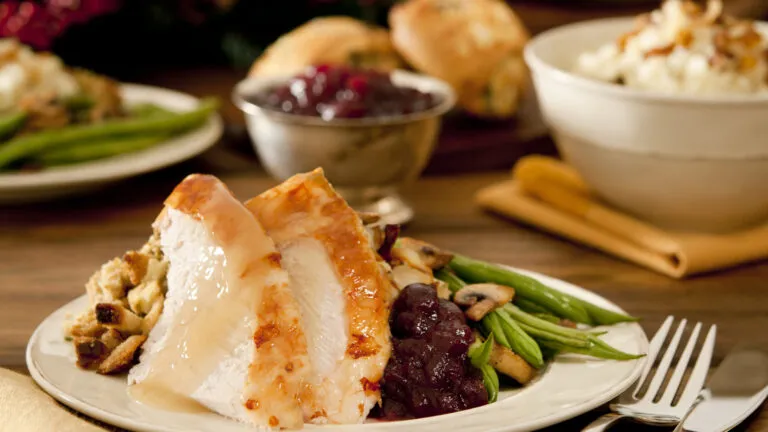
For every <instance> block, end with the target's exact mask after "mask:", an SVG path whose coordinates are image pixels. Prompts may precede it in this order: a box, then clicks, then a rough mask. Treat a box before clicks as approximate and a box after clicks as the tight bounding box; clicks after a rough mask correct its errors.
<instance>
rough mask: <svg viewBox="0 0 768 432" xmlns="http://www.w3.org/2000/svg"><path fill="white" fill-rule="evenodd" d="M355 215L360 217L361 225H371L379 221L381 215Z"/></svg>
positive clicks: (368, 213)
mask: <svg viewBox="0 0 768 432" xmlns="http://www.w3.org/2000/svg"><path fill="white" fill-rule="evenodd" d="M357 215H358V216H360V220H361V221H362V222H363V225H372V224H375V223H377V222H379V221H380V220H381V215H379V214H378V213H373V212H358V213H357Z"/></svg>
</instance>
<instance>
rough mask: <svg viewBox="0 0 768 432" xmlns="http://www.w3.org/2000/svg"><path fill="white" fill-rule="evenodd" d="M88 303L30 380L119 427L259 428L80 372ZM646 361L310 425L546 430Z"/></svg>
mask: <svg viewBox="0 0 768 432" xmlns="http://www.w3.org/2000/svg"><path fill="white" fill-rule="evenodd" d="M521 272H523V273H526V274H529V275H531V276H533V277H535V278H537V279H539V280H540V281H542V282H543V283H545V284H548V285H549V286H551V287H553V288H556V289H558V290H561V291H563V292H566V293H568V294H572V295H574V296H577V297H579V298H582V299H584V300H587V301H590V302H592V303H595V304H597V305H599V306H603V307H606V308H610V309H613V310H617V311H621V309H620V308H619V307H618V306H616V305H614V304H613V303H611V302H609V301H608V300H606V299H604V298H602V297H600V296H598V295H597V294H594V293H592V292H589V291H587V290H585V289H583V288H579V287H577V286H575V285H572V284H569V283H567V282H564V281H561V280H557V279H553V278H550V277H547V276H543V275H540V274H537V273H532V272H524V271H521ZM87 304H88V299H87V298H86V296H82V297H79V298H78V299H76V300H74V301H72V302H70V303H68V304H67V305H65V306H63V307H62V308H60V309H59V310H57V311H56V312H54V313H53V314H51V315H50V316H48V318H46V319H45V320H44V321H43V322H42V323H41V324H40V326H38V328H37V329H36V330H35V332H34V334H33V335H32V337H31V338H30V341H29V344H28V345H27V367H28V368H29V371H30V373H31V375H32V378H34V380H35V381H36V382H37V383H38V384H39V385H40V386H41V387H42V388H43V389H44V390H45V391H46V392H48V393H49V394H51V395H52V396H53V397H54V398H56V399H57V400H59V401H60V402H62V403H63V404H65V405H67V406H69V407H71V408H73V409H75V410H78V411H80V412H83V413H85V414H87V415H89V416H91V417H93V418H96V419H98V420H102V421H104V422H106V423H110V424H113V425H115V426H119V427H123V428H126V429H131V430H135V431H140V432H181V431H185V432H186V431H190V430H195V431H201V432H248V431H253V430H255V429H253V428H250V427H248V426H245V425H242V424H239V423H235V422H233V421H230V420H228V419H226V418H223V417H221V416H219V415H216V414H213V413H211V414H202V415H201V414H183V413H173V412H168V411H162V410H158V409H154V408H151V407H147V406H144V405H141V404H139V403H136V402H134V401H133V400H131V399H130V398H129V397H128V394H127V391H126V388H127V384H126V379H125V376H114V377H108V376H102V375H98V374H96V373H94V372H87V371H83V370H80V369H79V368H77V366H75V356H74V352H73V350H72V346H71V344H70V343H68V342H66V341H64V322H65V319H67V317H68V316H74V315H76V314H78V313H80V312H81V311H82V310H83V309H85V307H86V306H87ZM605 329H606V330H608V333H607V334H606V335H605V336H603V338H604V340H605V341H606V342H608V343H610V344H612V345H614V346H616V347H617V348H619V349H621V350H624V351H628V352H633V353H635V352H641V353H645V352H647V348H648V340H647V338H646V336H645V333H643V330H642V329H641V328H640V326H639V325H638V324H634V323H625V324H620V325H616V326H611V327H606V328H605ZM643 364H644V359H640V360H634V361H626V362H618V361H606V360H598V359H591V358H585V357H582V356H577V355H562V356H558V357H557V358H556V360H555V361H554V362H552V363H551V364H550V365H549V366H548V367H547V369H546V371H544V373H543V374H542V375H541V376H540V377H539V378H538V379H537V380H536V381H535V382H533V383H531V384H530V385H529V386H527V387H525V388H523V389H517V390H506V391H503V392H502V394H500V395H499V399H500V400H499V401H498V402H496V403H494V404H490V405H486V406H483V407H480V408H475V409H471V410H467V411H462V412H458V413H453V414H446V415H442V416H436V417H430V418H423V419H416V420H408V421H399V422H375V421H374V422H369V423H366V424H365V425H362V426H361V425H347V426H335V425H334V426H312V425H307V426H306V428H305V429H308V430H322V431H324V432H325V431H328V432H337V431H338V432H340V431H352V430H354V431H358V430H360V431H366V432H384V431H410V432H426V431H446V430H460V431H462V432H502V431H504V432H521V431H530V430H535V429H540V428H543V427H546V426H550V425H553V424H555V423H559V422H561V421H564V420H567V419H569V418H572V417H575V416H577V415H579V414H583V413H585V412H587V411H590V410H592V409H594V408H596V407H598V406H600V405H602V404H604V403H606V402H608V401H609V400H611V399H613V398H614V397H615V396H617V395H618V394H620V393H621V392H622V391H624V390H625V389H626V388H628V387H629V386H630V385H631V384H632V383H633V382H635V381H636V380H637V378H638V377H639V375H640V372H641V370H642V367H643Z"/></svg>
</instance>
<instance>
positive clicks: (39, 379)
mask: <svg viewBox="0 0 768 432" xmlns="http://www.w3.org/2000/svg"><path fill="white" fill-rule="evenodd" d="M503 266H504V267H506V268H509V269H510V270H514V271H517V272H520V273H522V274H524V275H527V276H529V277H533V278H535V279H538V280H540V281H542V282H544V283H548V282H550V281H556V283H557V284H562V285H566V286H569V288H570V289H575V290H576V291H577V292H578V293H579V295H577V296H581V295H584V296H586V297H591V298H592V300H589V301H593V300H595V299H596V300H598V303H602V304H601V306H602V307H606V308H608V309H612V310H614V311H616V312H621V313H626V311H624V309H622V308H621V307H620V306H618V305H617V304H616V303H614V302H612V301H610V300H608V299H607V298H605V297H603V296H602V295H600V294H598V293H596V292H594V291H591V290H588V289H586V288H583V287H581V286H579V285H576V284H573V283H570V282H568V281H565V280H562V279H558V278H555V277H552V276H547V275H545V274H542V273H538V272H535V271H530V270H525V269H521V268H518V267H513V266H507V265H503ZM555 289H556V288H555ZM84 297H86V295H85V294H83V295H80V296H78V297H76V298H75V299H73V300H71V301H69V302H67V303H66V304H64V305H62V306H60V307H59V308H57V309H56V310H55V311H53V312H51V313H50V314H49V315H47V316H46V317H45V318H44V319H43V320H42V321H41V322H40V324H38V326H37V327H36V328H35V331H34V332H33V333H32V335H31V336H30V338H29V341H28V343H27V347H26V350H25V361H26V366H27V369H28V370H29V373H30V376H31V377H32V378H33V379H34V380H35V382H36V383H37V384H38V385H39V386H40V387H41V388H42V389H43V390H44V391H45V392H46V393H47V394H48V395H49V396H51V397H53V398H54V399H56V400H57V401H59V402H61V403H62V404H64V405H66V406H68V407H69V408H71V409H73V410H75V411H78V412H81V413H83V414H86V415H88V416H90V417H92V418H93V419H95V420H98V421H102V422H105V423H108V424H110V425H113V426H117V427H120V428H123V429H127V430H133V431H136V432H165V431H167V430H168V429H166V428H164V427H163V426H160V425H149V426H145V425H137V424H136V423H135V421H136V420H139V419H130V418H126V417H124V416H120V415H117V414H113V413H111V412H109V411H106V410H104V409H101V408H98V407H96V406H93V405H90V404H88V403H86V402H84V401H81V400H79V399H77V398H75V397H73V396H71V395H69V394H68V393H66V392H64V391H63V390H60V389H58V388H57V387H56V386H55V385H54V384H53V383H51V382H49V381H48V380H47V379H46V378H45V377H44V376H43V374H42V373H41V372H40V371H38V370H37V368H36V367H34V366H35V361H34V359H33V358H32V347H33V342H34V341H36V340H38V336H39V333H40V332H41V331H42V330H41V329H42V328H43V324H44V323H45V322H46V321H47V320H48V319H49V318H50V317H51V315H53V314H55V313H57V312H59V311H60V310H61V309H64V308H66V307H67V306H69V305H70V304H72V303H75V302H78V301H81V299H83V298H84ZM625 324H628V325H630V326H633V327H634V328H635V332H636V333H637V337H638V340H637V342H639V343H640V345H641V346H642V348H643V351H645V352H646V353H647V350H648V347H649V340H648V336H647V334H646V333H645V331H644V330H643V328H642V326H640V325H639V323H638V322H632V323H625ZM632 361H634V362H635V367H634V368H633V369H632V371H631V372H630V373H628V374H627V375H626V376H625V377H624V378H623V380H622V381H621V382H620V383H618V384H617V385H616V386H614V387H612V388H611V390H610V391H606V392H604V393H602V394H601V395H599V396H595V397H594V398H592V399H590V400H588V401H584V402H581V403H578V404H575V405H573V406H570V407H567V408H563V409H561V410H560V411H558V412H557V413H556V414H551V415H548V416H546V417H543V418H538V419H531V420H528V421H527V422H523V423H521V424H515V425H498V426H496V427H494V428H492V429H487V430H486V432H505V431H509V430H517V431H523V430H524V431H534V430H538V429H542V428H545V427H549V426H553V425H556V424H559V423H562V422H564V421H567V420H570V419H573V418H574V417H577V416H579V415H582V414H586V413H588V412H590V411H592V410H594V409H596V408H598V407H600V406H602V405H604V404H606V403H608V402H610V401H611V400H613V399H615V398H616V397H618V396H619V395H621V394H622V393H623V392H624V391H625V390H626V389H628V388H629V387H631V386H632V384H634V383H635V382H636V381H637V379H638V378H639V377H640V374H641V373H642V370H643V368H644V366H645V363H646V361H647V357H642V358H640V359H636V360H632ZM524 391H525V389H523V391H522V392H524ZM522 392H521V393H522ZM499 402H501V401H499ZM497 403H498V402H497ZM492 405H493V404H489V405H484V406H482V407H478V408H475V409H483V408H486V407H490V406H492ZM463 412H466V411H460V412H456V413H450V414H445V415H442V416H436V417H427V418H424V419H413V420H407V421H404V422H403V423H405V422H407V425H406V424H404V427H407V426H408V425H413V426H416V427H417V426H418V424H417V423H418V422H419V421H420V420H428V419H435V418H447V417H450V416H453V415H457V414H461V413H463ZM395 423H397V422H395ZM334 426H342V427H343V426H355V425H334ZM357 426H359V425H357ZM137 427H139V429H137ZM510 427H513V428H514V429H510ZM254 430H259V429H258V428H254ZM308 430H310V429H308ZM312 430H315V429H312ZM316 430H322V428H317V429H316Z"/></svg>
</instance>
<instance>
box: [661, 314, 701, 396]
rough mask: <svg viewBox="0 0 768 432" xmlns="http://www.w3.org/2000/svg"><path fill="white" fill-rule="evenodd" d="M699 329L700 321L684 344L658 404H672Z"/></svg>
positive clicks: (697, 337) (697, 338)
mask: <svg viewBox="0 0 768 432" xmlns="http://www.w3.org/2000/svg"><path fill="white" fill-rule="evenodd" d="M700 331H701V323H696V326H695V327H694V328H693V331H692V332H691V337H689V338H688V343H687V344H686V345H685V349H684V350H683V353H682V354H681V355H680V360H679V361H678V362H677V366H675V371H674V372H673V373H672V378H670V379H669V384H667V388H666V390H664V395H663V396H662V397H661V400H659V403H660V404H665V405H672V401H673V400H674V399H675V394H677V389H678V387H680V382H681V381H682V380H683V375H685V370H686V369H687V368H688V362H689V361H690V360H691V355H692V354H693V348H694V347H695V346H696V342H697V341H698V340H699V332H700Z"/></svg>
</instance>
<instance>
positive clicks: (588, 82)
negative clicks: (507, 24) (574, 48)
mask: <svg viewBox="0 0 768 432" xmlns="http://www.w3.org/2000/svg"><path fill="white" fill-rule="evenodd" d="M634 20H635V18H634V17H613V18H599V19H592V20H585V21H579V22H575V23H571V24H565V25H562V26H558V27H555V28H552V29H549V30H546V31H544V32H542V33H539V34H538V35H536V36H534V37H533V38H532V39H531V40H530V41H529V42H528V44H526V46H525V49H524V52H523V56H524V58H525V62H526V63H527V64H528V67H529V68H530V69H531V70H532V72H533V73H534V74H543V75H546V76H547V77H548V78H549V79H552V80H555V81H558V82H560V83H562V84H565V85H568V86H573V87H577V88H580V89H582V90H585V91H591V92H596V93H601V94H604V95H606V96H614V97H624V98H629V99H634V100H640V101H647V102H659V103H678V104H698V105H749V106H752V105H763V104H765V105H768V92H765V93H759V94H746V95H745V94H724V95H695V94H691V93H668V92H663V91H659V90H645V89H637V88H632V87H627V86H621V85H618V84H614V83H609V82H605V81H600V80H597V79H593V78H589V77H584V76H580V75H578V74H576V73H574V72H572V71H569V70H567V69H563V68H561V67H558V66H555V65H553V64H552V63H550V62H548V61H545V60H544V59H542V58H541V57H540V56H539V55H538V53H537V50H538V49H539V47H540V45H541V44H543V43H544V42H546V41H548V40H549V39H551V38H554V37H558V36H562V35H563V34H564V33H569V32H575V31H588V30H585V29H594V28H595V27H596V26H609V25H611V26H619V25H623V24H627V30H630V29H631V26H632V24H633V23H634ZM753 22H754V23H755V25H756V26H757V27H758V28H761V29H762V30H763V32H764V33H766V34H768V22H765V21H759V20H755V21H753ZM608 42H610V41H606V42H605V43H608Z"/></svg>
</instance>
